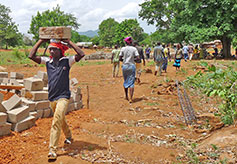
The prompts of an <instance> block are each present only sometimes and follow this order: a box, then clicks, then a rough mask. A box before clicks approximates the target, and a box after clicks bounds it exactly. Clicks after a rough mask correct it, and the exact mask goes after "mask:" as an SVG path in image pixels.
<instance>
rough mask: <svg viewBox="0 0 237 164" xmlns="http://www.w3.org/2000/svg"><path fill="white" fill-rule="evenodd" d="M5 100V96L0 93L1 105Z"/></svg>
mask: <svg viewBox="0 0 237 164" xmlns="http://www.w3.org/2000/svg"><path fill="white" fill-rule="evenodd" d="M3 98H4V95H3V94H2V93H0V103H1V102H2V100H3Z"/></svg>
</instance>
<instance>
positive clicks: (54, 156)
mask: <svg viewBox="0 0 237 164" xmlns="http://www.w3.org/2000/svg"><path fill="white" fill-rule="evenodd" d="M48 158H49V159H51V160H54V159H57V154H56V153H54V152H49V154H48Z"/></svg>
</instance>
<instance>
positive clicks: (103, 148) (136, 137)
mask: <svg viewBox="0 0 237 164" xmlns="http://www.w3.org/2000/svg"><path fill="white" fill-rule="evenodd" d="M93 62H94V63H95V64H92V65H88V66H78V65H74V66H73V67H72V70H71V78H74V77H75V78H77V79H78V81H79V85H80V86H81V88H82V94H83V104H84V105H85V106H84V108H83V109H82V110H79V111H74V112H71V113H70V114H69V115H67V116H66V117H67V121H68V123H69V125H70V127H71V129H72V133H73V138H74V142H73V143H72V145H69V146H66V145H64V144H63V140H64V136H63V134H62V135H61V138H60V142H59V151H58V153H59V156H58V159H57V161H54V162H53V163H57V164H61V163H63V164H71V163H80V164H84V163H85V164H86V163H95V162H99V163H147V164H158V163H172V162H175V161H177V157H178V156H179V157H182V155H183V154H185V150H184V148H183V145H185V144H190V143H193V142H195V141H196V140H198V139H200V138H201V137H203V133H197V132H195V131H194V130H192V129H189V128H187V126H186V125H185V124H184V122H183V120H182V112H181V110H180V106H179V102H178V97H177V93H176V89H174V90H173V91H172V92H171V93H170V94H168V93H166V92H163V90H164V89H165V87H164V86H165V85H167V84H169V83H172V80H176V79H178V80H184V79H185V78H186V76H187V75H190V74H194V73H195V70H193V66H194V65H195V63H196V61H192V62H187V63H184V62H183V63H182V67H183V69H182V71H180V72H179V73H176V72H175V70H174V68H173V67H172V66H169V67H168V73H167V74H164V75H163V76H161V77H155V76H154V75H153V74H152V73H145V72H143V73H142V77H141V81H142V83H141V85H136V86H135V95H134V100H135V102H134V103H132V104H129V103H128V102H127V101H126V100H124V91H123V87H122V84H123V79H122V76H121V71H120V77H119V78H112V77H111V69H112V68H111V65H110V64H103V65H97V64H96V62H95V61H93ZM7 68H8V70H9V72H10V71H16V68H17V71H18V72H21V73H24V74H25V76H26V77H27V76H32V75H34V74H35V73H36V72H37V71H38V70H43V71H45V68H44V67H30V68H24V67H22V66H8V67H7ZM145 68H146V69H151V70H154V67H153V66H146V67H145ZM87 86H89V90H90V109H85V107H86V94H87V93H86V87H87ZM190 98H191V100H192V103H193V106H194V108H195V110H196V111H197V112H199V113H202V111H205V110H203V109H204V106H205V108H208V109H210V106H209V105H208V104H202V103H200V102H199V100H198V99H197V98H196V97H195V96H194V95H190ZM51 121H52V118H45V119H39V120H37V122H36V126H35V127H33V128H31V129H29V130H26V131H23V132H22V133H12V134H11V135H10V136H5V137H1V138H0V154H1V155H0V163H1V162H2V163H12V164H15V163H16V164H18V163H27V164H29V163H37V164H38V163H48V159H47V153H48V142H49V131H50V126H51ZM233 133H234V132H233ZM210 134H211V133H210ZM236 143H237V142H236Z"/></svg>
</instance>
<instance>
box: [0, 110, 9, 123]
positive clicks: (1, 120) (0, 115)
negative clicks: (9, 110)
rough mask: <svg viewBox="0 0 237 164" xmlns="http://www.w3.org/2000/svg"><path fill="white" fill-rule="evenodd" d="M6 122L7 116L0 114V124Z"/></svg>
mask: <svg viewBox="0 0 237 164" xmlns="http://www.w3.org/2000/svg"><path fill="white" fill-rule="evenodd" d="M6 122H7V114H6V113H3V112H0V124H3V123H6Z"/></svg>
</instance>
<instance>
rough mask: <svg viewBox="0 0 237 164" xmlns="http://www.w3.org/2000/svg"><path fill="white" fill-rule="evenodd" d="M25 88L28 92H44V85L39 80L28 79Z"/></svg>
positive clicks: (25, 81)
mask: <svg viewBox="0 0 237 164" xmlns="http://www.w3.org/2000/svg"><path fill="white" fill-rule="evenodd" d="M24 86H25V89H26V90H28V91H41V90H43V87H44V83H43V81H42V80H41V79H39V78H27V79H24Z"/></svg>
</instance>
